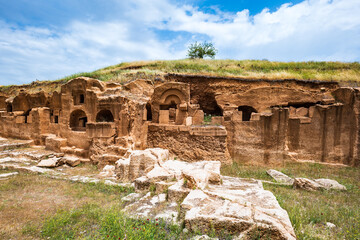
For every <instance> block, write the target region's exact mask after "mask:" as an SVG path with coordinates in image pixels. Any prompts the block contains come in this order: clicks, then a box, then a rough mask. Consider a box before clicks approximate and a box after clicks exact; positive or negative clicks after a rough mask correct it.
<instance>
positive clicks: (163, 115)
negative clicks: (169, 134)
mask: <svg viewBox="0 0 360 240" xmlns="http://www.w3.org/2000/svg"><path fill="white" fill-rule="evenodd" d="M159 123H160V124H169V110H160V112H159Z"/></svg>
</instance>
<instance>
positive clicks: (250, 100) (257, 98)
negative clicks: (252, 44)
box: [166, 74, 339, 113]
mask: <svg viewBox="0 0 360 240" xmlns="http://www.w3.org/2000/svg"><path fill="white" fill-rule="evenodd" d="M166 79H167V80H169V81H177V82H184V83H188V84H189V85H190V95H191V102H192V103H198V104H200V107H201V109H203V110H204V112H205V113H219V111H216V109H215V108H216V106H219V107H220V108H221V109H222V110H224V109H225V108H228V107H232V108H237V107H239V106H242V105H248V106H252V107H254V108H255V109H256V110H257V111H258V112H262V111H264V110H266V109H269V108H270V107H271V106H278V105H281V106H285V105H288V104H291V103H307V102H312V103H316V102H318V101H322V100H323V99H324V98H325V97H327V96H329V95H330V96H331V92H333V91H335V90H336V89H338V88H339V84H338V83H336V82H323V81H303V80H263V79H239V78H225V77H206V76H196V75H193V76H191V75H177V74H168V75H167V76H166Z"/></svg>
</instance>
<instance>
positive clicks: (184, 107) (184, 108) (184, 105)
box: [179, 103, 187, 111]
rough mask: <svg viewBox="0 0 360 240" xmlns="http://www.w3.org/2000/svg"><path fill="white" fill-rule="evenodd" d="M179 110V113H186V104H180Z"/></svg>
mask: <svg viewBox="0 0 360 240" xmlns="http://www.w3.org/2000/svg"><path fill="white" fill-rule="evenodd" d="M179 109H180V110H181V111H187V104H186V103H181V104H180V105H179Z"/></svg>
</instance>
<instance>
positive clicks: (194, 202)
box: [116, 150, 296, 239]
mask: <svg viewBox="0 0 360 240" xmlns="http://www.w3.org/2000/svg"><path fill="white" fill-rule="evenodd" d="M149 152H150V150H145V151H142V152H141V151H137V152H136V154H135V155H134V156H135V157H134V158H133V157H131V155H130V156H129V157H128V158H127V159H126V160H121V161H119V163H120V164H118V165H117V167H116V168H117V169H119V168H123V166H124V165H125V164H124V162H125V161H126V165H127V166H138V165H139V164H138V163H139V162H141V161H143V162H145V160H148V161H147V162H146V164H144V167H143V169H145V167H146V168H147V169H151V170H150V171H137V172H136V173H137V174H136V176H137V178H136V179H134V181H135V188H136V189H137V190H138V191H144V190H145V192H146V191H150V192H149V193H148V194H146V195H145V196H143V197H140V196H139V195H136V194H132V195H131V196H128V197H125V198H124V199H123V201H124V202H125V203H126V204H128V205H127V207H126V208H125V209H124V211H125V212H128V213H129V215H130V216H132V217H151V218H156V217H162V218H165V219H167V220H169V221H172V222H177V223H180V222H182V221H184V223H185V227H186V228H187V229H188V230H190V231H200V232H202V233H206V232H207V231H209V230H214V231H215V232H218V233H220V232H224V233H227V234H232V235H233V236H240V235H241V236H242V237H244V239H246V236H247V234H248V233H250V232H251V231H253V230H254V229H256V230H257V231H266V232H267V233H269V234H270V235H271V238H272V239H296V236H295V233H294V230H293V228H292V226H291V222H290V220H289V216H288V214H287V212H286V211H285V210H284V209H282V208H281V207H280V205H279V204H278V202H277V200H276V198H275V196H274V195H273V194H272V193H271V192H269V191H266V190H264V189H263V187H262V184H261V182H260V181H258V180H251V179H240V178H233V177H225V176H221V175H220V166H221V163H220V162H218V161H200V162H195V163H188V162H182V161H177V160H168V161H166V159H165V158H162V159H159V158H153V157H150V156H149V155H148V153H149ZM138 156H142V157H141V158H140V157H138ZM139 159H141V160H139ZM132 161H134V162H135V163H136V164H134V163H132ZM129 171H130V169H129ZM129 171H124V170H123V169H122V170H121V172H120V171H118V172H117V174H118V175H117V176H118V177H120V178H122V179H131V176H134V175H132V174H129ZM121 173H122V174H127V175H124V176H119V174H121ZM141 175H142V176H141ZM129 176H130V177H129ZM158 188H160V189H158ZM155 193H159V195H154V194H155ZM179 204H180V205H179ZM178 206H180V211H179V209H178Z"/></svg>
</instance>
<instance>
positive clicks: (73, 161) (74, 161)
mask: <svg viewBox="0 0 360 240" xmlns="http://www.w3.org/2000/svg"><path fill="white" fill-rule="evenodd" d="M62 161H63V162H64V163H66V164H67V165H69V166H71V167H76V166H77V165H79V164H80V163H81V162H80V159H79V158H78V157H75V156H65V157H63V158H62Z"/></svg>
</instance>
